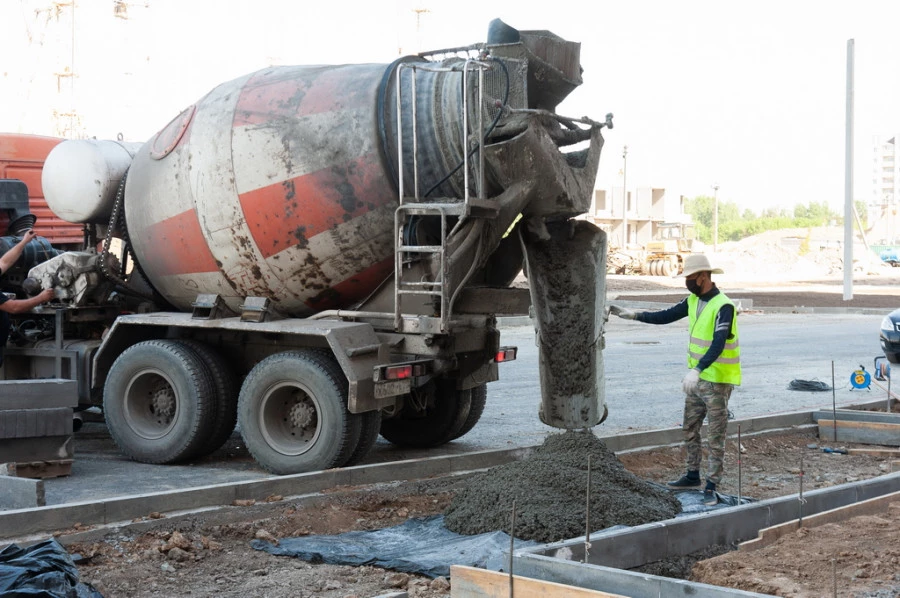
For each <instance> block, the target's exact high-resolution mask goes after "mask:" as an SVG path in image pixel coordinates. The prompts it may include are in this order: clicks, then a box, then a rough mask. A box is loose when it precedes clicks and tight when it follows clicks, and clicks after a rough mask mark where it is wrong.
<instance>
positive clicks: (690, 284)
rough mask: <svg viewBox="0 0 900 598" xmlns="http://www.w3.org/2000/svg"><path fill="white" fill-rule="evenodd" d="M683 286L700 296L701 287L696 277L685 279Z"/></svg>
mask: <svg viewBox="0 0 900 598" xmlns="http://www.w3.org/2000/svg"><path fill="white" fill-rule="evenodd" d="M684 286H686V287H687V290H689V291H690V292H692V293H693V294H695V295H697V296H698V297H699V296H700V291H701V289H702V288H703V287H701V286H700V283H699V282H697V279H696V278H695V279H693V280H690V279H685V281H684Z"/></svg>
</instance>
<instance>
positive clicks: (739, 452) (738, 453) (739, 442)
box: [737, 424, 743, 504]
mask: <svg viewBox="0 0 900 598" xmlns="http://www.w3.org/2000/svg"><path fill="white" fill-rule="evenodd" d="M737 428H738V430H737V432H738V449H737V468H738V497H737V498H738V499H737V504H741V449H742V448H743V447H742V446H741V424H738V426H737Z"/></svg>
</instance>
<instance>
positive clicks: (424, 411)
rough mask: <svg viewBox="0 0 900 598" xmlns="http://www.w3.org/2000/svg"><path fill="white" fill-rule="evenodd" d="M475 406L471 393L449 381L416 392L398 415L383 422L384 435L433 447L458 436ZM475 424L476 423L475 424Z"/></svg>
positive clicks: (403, 443) (400, 442)
mask: <svg viewBox="0 0 900 598" xmlns="http://www.w3.org/2000/svg"><path fill="white" fill-rule="evenodd" d="M470 409H471V393H468V392H467V391H458V390H456V386H455V384H453V383H452V381H448V380H439V381H437V382H435V383H431V384H428V385H426V386H425V387H423V388H421V389H419V390H418V391H414V394H412V395H411V396H410V397H408V398H407V399H406V402H405V404H404V406H403V408H402V409H401V410H400V412H399V413H397V414H396V415H395V416H394V417H392V418H390V419H384V420H382V422H381V435H382V436H383V437H384V439H385V440H387V441H388V442H391V443H392V444H396V445H399V446H414V447H419V448H430V447H434V446H440V445H442V444H446V443H448V442H450V441H451V440H453V439H454V438H456V437H457V436H456V435H457V434H458V433H459V431H460V430H462V428H463V426H464V425H465V423H466V421H467V418H468V415H469V412H470ZM473 425H474V424H473Z"/></svg>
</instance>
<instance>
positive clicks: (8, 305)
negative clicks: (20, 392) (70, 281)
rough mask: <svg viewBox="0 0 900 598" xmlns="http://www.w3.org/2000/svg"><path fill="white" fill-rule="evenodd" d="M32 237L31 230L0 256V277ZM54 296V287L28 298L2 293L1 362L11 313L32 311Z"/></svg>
mask: <svg viewBox="0 0 900 598" xmlns="http://www.w3.org/2000/svg"><path fill="white" fill-rule="evenodd" d="M32 239H34V231H33V230H29V231H28V232H26V233H25V234H24V235H22V239H21V240H20V241H19V242H18V243H16V244H15V245H13V247H12V248H11V249H10V250H9V251H7V252H6V253H4V254H3V255H2V256H0V278H2V277H3V275H4V274H6V273H7V272H8V271H9V269H10V268H12V267H13V266H14V265H15V263H16V262H17V261H19V258H20V257H22V252H23V251H25V246H26V245H28V243H30V242H31V240H32ZM53 296H54V293H53V289H44V290H43V291H41V292H40V293H38V294H37V295H35V296H34V297H29V298H28V299H15V298H10V297H9V296H8V295H7V294H6V293H0V364H2V363H3V347H5V346H6V340H7V338H8V337H9V326H10V322H9V314H20V313H23V312H26V311H30V310H31V309H33V308H35V307H37V306H38V305H41V304H42V303H46V302H48V301H50V300H51V299H53Z"/></svg>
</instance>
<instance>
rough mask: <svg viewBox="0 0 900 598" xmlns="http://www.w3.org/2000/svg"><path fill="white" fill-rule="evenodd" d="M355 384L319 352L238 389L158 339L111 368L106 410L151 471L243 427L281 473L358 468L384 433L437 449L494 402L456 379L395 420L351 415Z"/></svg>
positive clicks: (282, 363)
mask: <svg viewBox="0 0 900 598" xmlns="http://www.w3.org/2000/svg"><path fill="white" fill-rule="evenodd" d="M347 389H348V383H347V379H346V377H345V376H344V374H343V372H342V371H341V368H340V366H339V365H338V364H337V362H336V361H335V360H334V358H333V357H332V356H331V355H330V354H327V353H325V352H322V351H319V350H315V349H299V350H293V351H286V352H283V353H277V354H275V355H271V356H269V357H267V358H265V359H263V360H262V361H260V362H259V363H258V364H257V365H256V366H254V367H253V369H252V370H251V371H250V372H249V374H248V375H247V377H246V378H245V380H244V383H243V384H242V385H241V386H240V392H239V393H238V383H237V379H236V377H235V375H234V370H233V368H231V367H229V364H228V363H226V361H225V360H224V359H223V357H222V356H221V354H220V353H219V352H218V351H216V350H215V349H213V348H212V347H210V346H208V345H205V344H203V343H199V342H197V341H191V340H150V341H144V342H141V343H137V344H136V345H133V346H132V347H130V348H129V349H127V350H126V351H124V352H123V353H122V354H121V355H120V356H119V357H118V358H117V359H116V361H115V362H114V363H113V365H112V367H111V368H110V372H109V375H108V377H107V381H106V386H105V389H104V403H103V408H104V412H105V416H106V419H107V424H108V426H109V429H110V434H111V435H112V437H113V439H114V440H115V442H116V444H117V445H118V446H119V447H120V448H121V449H122V451H123V452H125V453H126V454H127V455H129V456H130V457H131V458H133V459H135V460H137V461H142V462H146V463H178V462H184V461H187V460H190V459H194V458H197V457H201V456H204V455H207V454H209V453H211V452H214V451H215V450H217V449H218V448H219V447H221V446H222V445H223V444H224V442H225V441H226V440H227V439H228V438H229V436H230V435H231V433H232V432H233V430H234V427H235V422H237V424H238V426H239V429H240V431H241V435H242V437H243V440H244V443H245V444H246V446H247V449H248V450H249V451H250V454H251V455H252V456H253V457H254V458H255V459H256V460H257V462H258V463H259V464H260V465H261V466H263V467H264V468H265V469H267V470H268V471H271V472H272V473H276V474H290V473H302V472H307V471H315V470H321V469H329V468H333V467H343V466H348V465H354V464H356V463H359V462H360V461H362V460H363V459H364V458H365V457H366V455H367V454H368V453H369V451H370V450H371V449H372V447H373V446H374V444H375V442H376V440H377V438H378V435H379V433H380V434H381V435H382V436H384V437H385V438H386V439H387V440H389V441H390V442H392V443H395V444H399V445H405V446H417V447H431V446H438V445H441V444H444V443H446V442H450V441H451V440H454V439H456V438H459V437H460V436H462V435H463V434H465V433H467V432H468V431H469V430H471V429H472V428H473V427H474V426H475V424H476V423H477V422H478V420H479V418H480V417H481V414H482V412H483V411H484V406H485V402H486V396H487V395H486V388H485V386H484V385H482V386H478V387H476V388H474V389H471V390H464V391H459V390H456V389H455V385H453V384H452V383H451V382H450V381H448V380H443V381H438V382H434V383H432V384H431V385H429V386H428V387H426V389H425V390H423V391H421V392H418V393H416V395H415V396H411V397H410V398H409V399H408V400H407V401H406V402H405V405H404V407H403V409H401V410H400V411H399V412H398V413H397V414H395V415H394V417H392V418H391V419H384V420H382V416H381V412H379V411H371V412H366V413H362V414H354V413H350V411H349V410H348V408H347Z"/></svg>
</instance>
